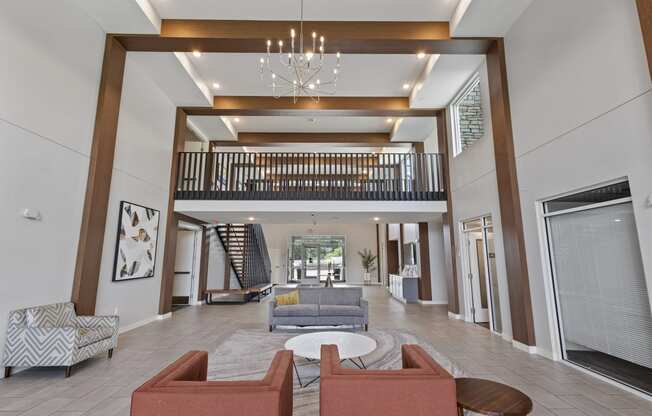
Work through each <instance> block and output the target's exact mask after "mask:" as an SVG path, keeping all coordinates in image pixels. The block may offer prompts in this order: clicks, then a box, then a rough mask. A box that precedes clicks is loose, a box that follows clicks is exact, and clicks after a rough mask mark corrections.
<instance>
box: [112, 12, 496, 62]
mask: <svg viewBox="0 0 652 416" xmlns="http://www.w3.org/2000/svg"><path fill="white" fill-rule="evenodd" d="M293 27H294V28H298V26H297V22H296V21H245V20H169V19H164V20H163V22H162V25H161V34H160V35H139V34H135V35H116V38H117V39H118V40H119V41H120V42H121V43H122V44H123V46H124V47H125V49H127V50H128V51H134V52H191V51H195V50H199V51H201V52H206V53H211V52H212V53H265V52H266V51H267V40H268V39H271V40H272V41H273V42H274V43H275V44H274V46H275V47H276V48H278V46H276V42H277V41H278V40H279V39H283V40H286V39H287V38H288V34H289V31H290V28H293ZM312 31H316V32H318V33H320V34H324V36H326V47H327V52H331V53H332V52H335V51H340V52H342V53H347V54H414V53H417V52H424V53H427V54H484V53H486V51H487V50H488V48H489V46H490V44H491V42H492V41H493V39H491V38H451V37H450V32H449V24H448V22H369V21H363V22H341V21H340V22H329V21H317V22H304V33H308V34H309V33H311V32H312ZM276 50H278V49H276Z"/></svg>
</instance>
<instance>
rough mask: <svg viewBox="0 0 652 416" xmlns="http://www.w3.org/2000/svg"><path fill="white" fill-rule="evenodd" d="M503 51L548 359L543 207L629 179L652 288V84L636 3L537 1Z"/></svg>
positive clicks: (540, 342) (539, 333) (536, 304)
mask: <svg viewBox="0 0 652 416" xmlns="http://www.w3.org/2000/svg"><path fill="white" fill-rule="evenodd" d="M578 22H581V24H578ZM506 51H507V69H508V80H509V90H510V99H511V106H512V122H513V128H514V145H515V150H516V160H517V169H518V180H519V188H520V193H521V204H522V208H523V225H524V228H525V230H524V231H525V241H526V251H527V259H528V267H529V272H530V287H531V292H532V303H533V310H534V322H535V330H536V338H537V346H538V348H539V349H540V350H541V351H542V353H544V354H546V355H550V353H551V350H552V349H553V346H554V343H553V342H554V341H556V335H555V334H554V333H552V331H551V326H550V325H551V322H549V320H548V314H547V312H548V311H547V303H546V295H545V285H546V283H547V282H548V281H549V277H548V276H547V275H546V274H544V270H543V266H542V264H543V263H542V256H541V251H540V244H539V232H538V229H537V217H536V212H535V206H536V204H537V201H539V200H541V199H545V198H549V197H552V196H555V195H558V194H560V193H564V192H569V191H573V190H576V189H580V188H582V187H586V186H590V185H594V184H599V183H601V182H604V181H608V180H612V179H617V178H621V177H628V178H629V180H630V184H631V187H632V197H633V205H634V214H635V217H636V222H637V226H638V232H639V242H640V246H641V252H642V256H643V265H644V270H645V274H646V278H647V283H648V288H652V233H650V230H652V208H651V207H649V206H647V204H646V202H645V200H646V198H648V196H649V195H651V194H652V182H651V181H650V178H652V163H651V161H652V117H651V116H650V115H651V114H652V92H650V89H651V88H652V83H651V82H650V73H649V69H648V66H647V61H646V57H645V52H644V49H643V44H642V38H641V32H640V24H639V19H638V15H637V12H636V5H635V2H634V1H633V0H627V1H624V0H621V1H613V0H575V1H572V2H569V1H564V0H536V1H535V2H534V3H533V4H532V5H531V6H530V8H529V9H528V10H527V11H526V12H525V13H524V14H523V16H522V17H521V18H520V19H519V20H518V21H517V22H516V24H515V25H514V26H513V27H512V29H511V30H510V31H509V33H508V34H507V37H506ZM497 252H498V247H497ZM650 293H651V295H652V291H651V292H650ZM501 296H502V293H501Z"/></svg>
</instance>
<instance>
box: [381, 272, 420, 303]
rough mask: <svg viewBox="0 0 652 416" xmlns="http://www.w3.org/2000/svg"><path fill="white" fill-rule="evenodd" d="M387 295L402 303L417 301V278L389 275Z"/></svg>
mask: <svg viewBox="0 0 652 416" xmlns="http://www.w3.org/2000/svg"><path fill="white" fill-rule="evenodd" d="M388 289H389V293H391V294H392V296H393V297H394V298H396V299H398V300H399V301H401V302H403V303H417V302H418V301H419V278H418V277H403V276H398V275H395V274H390V275H389V287H388Z"/></svg>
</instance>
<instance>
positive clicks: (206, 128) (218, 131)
mask: <svg viewBox="0 0 652 416" xmlns="http://www.w3.org/2000/svg"><path fill="white" fill-rule="evenodd" d="M188 123H189V124H192V126H194V127H195V128H196V129H197V130H199V131H200V132H201V134H200V136H202V137H203V138H205V139H207V140H235V139H236V136H235V135H234V134H233V132H231V130H230V129H229V128H228V127H227V125H226V124H225V123H224V121H222V118H221V117H217V116H189V117H188Z"/></svg>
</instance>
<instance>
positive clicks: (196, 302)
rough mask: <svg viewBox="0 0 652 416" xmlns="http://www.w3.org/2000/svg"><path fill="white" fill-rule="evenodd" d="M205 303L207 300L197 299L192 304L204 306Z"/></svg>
mask: <svg viewBox="0 0 652 416" xmlns="http://www.w3.org/2000/svg"><path fill="white" fill-rule="evenodd" d="M205 304H206V301H203V300H196V301H194V302H193V303H192V306H202V305H205Z"/></svg>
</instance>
